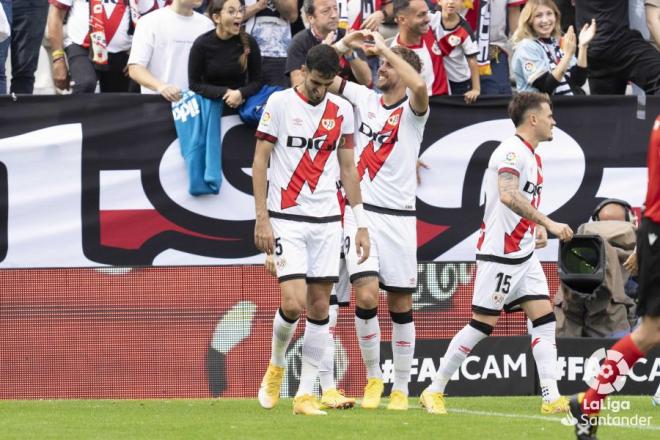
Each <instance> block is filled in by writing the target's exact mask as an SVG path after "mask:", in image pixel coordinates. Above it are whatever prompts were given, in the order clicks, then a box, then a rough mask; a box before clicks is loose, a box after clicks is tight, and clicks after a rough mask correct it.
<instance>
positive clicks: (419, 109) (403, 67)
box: [369, 32, 429, 115]
mask: <svg viewBox="0 0 660 440" xmlns="http://www.w3.org/2000/svg"><path fill="white" fill-rule="evenodd" d="M372 36H373V41H374V46H373V49H371V50H370V51H369V52H372V53H373V54H375V55H378V56H380V57H381V58H382V59H384V62H387V63H389V64H390V66H392V68H393V69H394V70H396V72H397V73H398V74H399V76H400V77H401V81H403V83H404V84H405V86H406V88H408V89H409V90H410V92H411V93H410V107H411V108H412V109H413V110H414V111H415V113H417V114H420V115H423V114H425V113H426V111H427V110H428V108H429V95H428V89H427V87H426V82H425V81H424V78H422V75H420V73H419V72H417V71H416V70H415V68H414V67H413V66H411V65H410V63H408V62H407V61H406V60H404V59H403V58H401V57H400V56H399V55H397V54H396V53H394V52H393V51H392V49H390V48H389V47H388V46H387V44H386V43H385V39H384V38H383V36H382V35H381V34H380V33H378V32H373V33H372Z"/></svg>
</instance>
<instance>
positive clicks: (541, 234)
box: [534, 225, 548, 249]
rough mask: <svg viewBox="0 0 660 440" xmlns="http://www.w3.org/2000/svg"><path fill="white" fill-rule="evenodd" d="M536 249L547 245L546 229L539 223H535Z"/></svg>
mask: <svg viewBox="0 0 660 440" xmlns="http://www.w3.org/2000/svg"><path fill="white" fill-rule="evenodd" d="M534 241H535V243H536V249H542V248H544V247H546V246H547V245H548V231H547V230H546V229H545V228H544V227H543V226H541V225H536V238H535V240H534Z"/></svg>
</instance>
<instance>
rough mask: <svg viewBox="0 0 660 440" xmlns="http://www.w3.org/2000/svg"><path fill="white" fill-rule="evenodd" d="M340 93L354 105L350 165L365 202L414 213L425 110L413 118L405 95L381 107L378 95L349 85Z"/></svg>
mask: <svg viewBox="0 0 660 440" xmlns="http://www.w3.org/2000/svg"><path fill="white" fill-rule="evenodd" d="M342 94H343V95H344V97H345V98H346V99H348V100H349V101H350V102H352V103H353V104H354V105H355V113H356V127H355V131H356V141H355V145H356V150H355V160H356V164H357V170H358V176H359V177H360V190H361V191H362V200H363V201H364V203H368V204H370V205H374V206H378V207H381V208H389V209H396V210H405V211H413V210H414V209H415V200H416V198H415V192H416V189H417V172H416V171H417V157H418V156H419V148H420V144H421V142H422V136H423V135H424V125H425V124H426V121H427V119H428V118H429V113H430V109H427V111H426V113H424V114H423V115H421V116H418V115H416V114H415V112H413V110H412V108H410V102H409V101H408V97H407V96H406V97H405V98H404V99H403V100H401V101H400V102H398V103H396V104H393V105H390V106H385V105H384V104H383V101H382V95H381V94H380V93H376V92H375V91H373V90H371V89H369V88H367V87H365V86H361V85H358V84H355V83H352V82H348V81H345V82H344V83H343V90H342Z"/></svg>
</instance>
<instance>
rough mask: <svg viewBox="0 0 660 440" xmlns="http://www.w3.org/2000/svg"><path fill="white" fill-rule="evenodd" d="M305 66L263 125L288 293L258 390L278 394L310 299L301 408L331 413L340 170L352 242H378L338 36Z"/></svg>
mask: <svg viewBox="0 0 660 440" xmlns="http://www.w3.org/2000/svg"><path fill="white" fill-rule="evenodd" d="M302 70H303V75H304V81H303V82H302V84H300V85H298V86H296V87H294V88H290V89H286V90H283V91H281V92H276V93H274V94H272V95H271V96H270V98H269V99H268V102H267V104H266V107H265V109H264V113H263V115H262V118H261V120H260V122H259V127H258V128H257V132H256V137H257V145H256V150H255V155H254V163H253V165H252V181H253V188H254V200H255V206H256V224H255V232H254V235H255V244H256V246H257V248H258V249H260V250H262V251H264V252H266V254H273V253H274V254H275V267H276V270H277V276H278V280H279V282H280V289H281V294H282V299H281V305H280V308H279V310H278V311H277V313H276V314H275V319H274V321H273V337H272V351H271V359H270V363H269V365H268V368H267V370H266V373H265V375H264V378H263V381H262V383H261V387H260V388H259V394H258V398H259V403H260V404H261V406H262V407H264V408H272V407H273V406H275V404H276V403H277V401H278V399H279V395H280V386H281V383H282V377H283V373H284V366H285V360H284V359H285V358H284V356H285V352H286V348H287V347H288V345H289V343H290V342H291V338H292V337H293V334H294V332H295V329H296V325H297V323H298V317H299V316H300V313H301V312H302V309H303V308H306V310H307V323H306V325H305V333H304V336H303V338H304V339H303V346H302V366H301V373H300V385H299V388H298V392H297V393H296V397H295V398H294V401H293V413H294V414H305V415H325V414H326V413H325V412H324V411H321V410H320V408H319V402H318V401H317V399H316V397H315V396H314V395H313V390H314V383H315V382H316V379H317V377H318V368H319V363H320V361H321V359H322V357H323V352H324V350H325V347H326V345H327V340H328V322H329V320H328V305H329V302H330V290H331V289H332V283H334V282H337V280H338V274H339V253H338V252H337V250H338V249H339V248H340V246H341V240H342V228H341V223H340V220H341V216H340V212H339V202H338V199H337V187H336V180H337V175H339V176H340V177H341V181H342V183H343V186H344V188H345V190H346V193H347V195H348V197H349V200H350V201H351V205H352V207H353V209H354V210H356V211H357V213H358V215H357V223H358V230H357V231H356V233H355V235H354V236H353V237H352V240H355V247H354V248H353V249H351V251H352V252H353V253H355V255H356V257H357V258H358V259H361V260H364V259H366V258H367V257H368V256H369V246H370V245H369V234H368V232H367V229H366V219H365V218H364V217H365V215H364V213H363V210H362V198H361V195H360V187H359V183H358V177H357V172H356V168H355V162H354V159H353V143H354V142H353V132H354V129H355V125H354V120H353V109H352V107H351V106H350V104H349V103H348V102H346V101H345V100H344V99H342V98H339V97H337V96H334V95H330V94H327V90H328V87H329V86H330V85H331V84H332V82H333V80H334V77H335V75H336V74H337V72H338V71H339V57H338V56H337V53H336V52H335V51H334V50H333V49H332V48H331V47H330V46H327V45H323V44H322V45H318V46H315V47H313V48H312V49H310V51H309V52H308V54H307V58H306V65H305V66H304V68H303V69H302ZM335 150H336V151H335ZM269 160H270V174H269V178H268V181H267V177H266V173H267V169H268V162H269ZM360 214H361V217H360Z"/></svg>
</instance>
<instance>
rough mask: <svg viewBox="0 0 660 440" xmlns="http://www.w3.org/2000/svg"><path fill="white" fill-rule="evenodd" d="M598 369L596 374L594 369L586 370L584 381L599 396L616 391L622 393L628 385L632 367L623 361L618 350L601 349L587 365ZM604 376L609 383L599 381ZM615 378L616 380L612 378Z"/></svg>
mask: <svg viewBox="0 0 660 440" xmlns="http://www.w3.org/2000/svg"><path fill="white" fill-rule="evenodd" d="M601 362H602V367H601V368H600V369H598V368H596V373H595V374H593V371H594V369H589V368H588V369H586V371H585V374H584V377H583V380H584V381H585V383H586V384H587V385H589V387H590V388H591V389H593V390H595V391H597V392H598V394H611V393H613V392H615V391H621V389H622V388H623V386H624V385H625V384H626V379H627V376H628V372H629V371H630V366H629V365H628V363H627V362H626V360H625V359H623V354H621V353H620V352H618V351H616V350H605V349H604V348H599V349H598V350H596V351H595V352H594V353H593V354H592V355H591V357H590V358H589V359H588V360H587V365H593V366H595V367H598V366H599V365H601ZM599 376H602V377H603V379H605V380H607V382H605V383H603V382H600V381H599V380H598V377H599ZM613 377H614V380H612V378H613Z"/></svg>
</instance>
